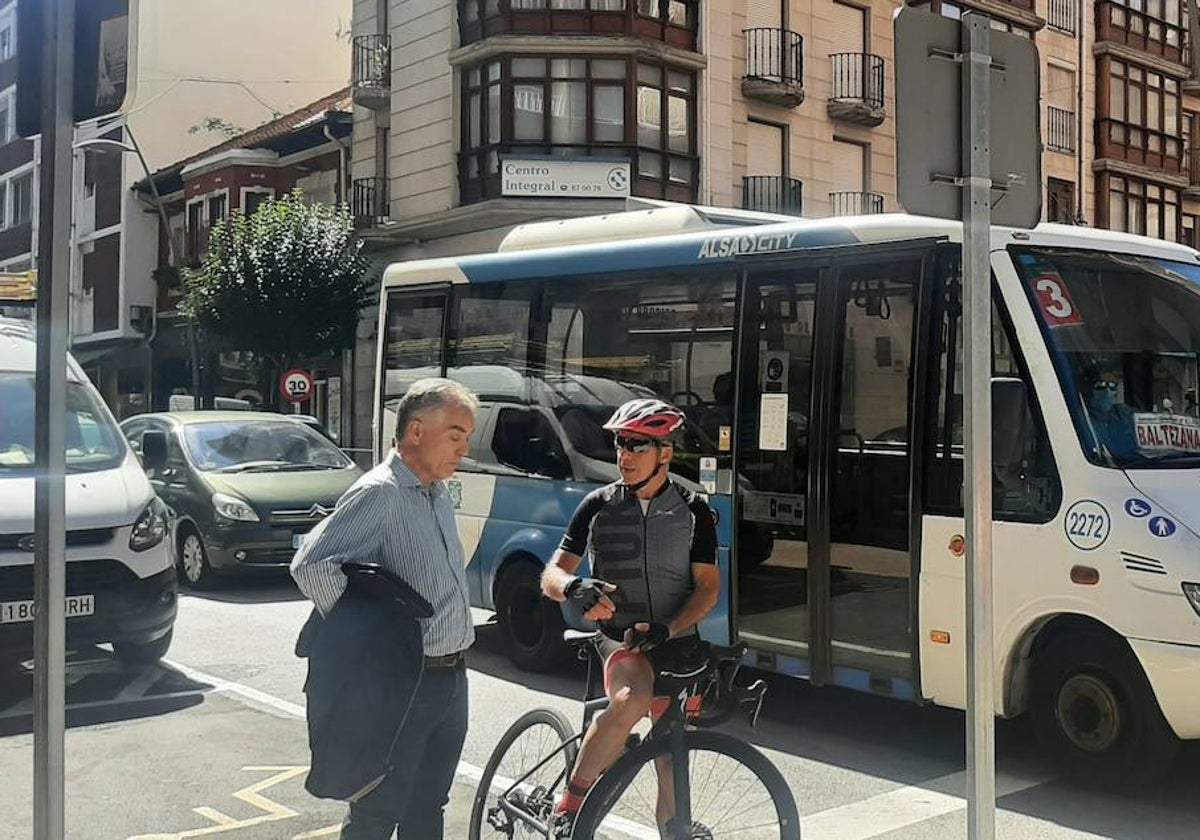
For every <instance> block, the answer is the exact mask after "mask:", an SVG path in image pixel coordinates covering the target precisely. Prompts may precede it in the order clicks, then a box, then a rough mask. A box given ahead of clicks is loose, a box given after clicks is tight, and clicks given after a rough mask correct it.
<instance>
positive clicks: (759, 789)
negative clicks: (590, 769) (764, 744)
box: [571, 731, 800, 840]
mask: <svg viewBox="0 0 1200 840" xmlns="http://www.w3.org/2000/svg"><path fill="white" fill-rule="evenodd" d="M683 743H684V749H685V751H686V754H687V762H688V768H687V769H688V772H687V778H688V781H689V788H690V791H689V797H688V802H689V803H690V806H691V823H690V825H687V826H680V825H677V824H672V828H671V830H670V831H668V830H667V829H666V828H665V826H666V824H667V823H666V820H667V819H668V818H671V817H672V815H673V814H674V813H675V805H674V801H673V799H674V797H667V801H666V804H665V806H664V805H663V804H660V803H659V790H658V769H657V767H658V766H662V767H663V769H664V772H665V773H666V774H667V776H668V777H670V773H671V770H670V764H669V762H670V760H671V744H670V740H669V739H667V738H662V739H656V740H652V741H648V742H645V743H643V744H642V745H641V746H639V747H637V748H636V749H634V750H633V751H631V752H629V753H626V754H625V755H624V756H622V757H621V758H620V759H618V760H617V762H616V763H615V764H613V766H612V767H611V768H610V769H609V770H608V772H606V773H605V774H604V775H603V776H601V777H600V780H599V781H598V782H596V785H595V787H593V788H592V790H591V793H589V794H588V797H587V799H586V800H585V801H584V803H583V808H582V809H581V810H580V812H579V817H578V819H577V820H576V821H575V828H574V832H573V833H572V835H571V836H572V838H576V839H577V840H591V838H597V840H601V838H603V840H607V839H608V838H614V840H615V838H618V837H619V838H628V837H646V838H658V837H662V838H664V839H665V840H721V838H727V837H728V838H737V840H743V838H745V840H800V816H799V814H798V813H797V810H796V800H795V799H794V798H793V797H792V792H791V789H790V788H789V787H788V784H787V782H786V781H785V780H784V778H783V776H782V774H780V772H779V770H778V769H776V767H775V765H774V764H772V763H771V762H770V761H769V760H768V759H767V757H766V756H765V755H763V754H762V753H761V752H759V751H758V750H757V749H755V748H754V747H752V746H751V745H750V744H747V743H746V742H745V741H741V740H738V739H737V738H734V737H732V736H730V735H726V734H724V733H721V732H694V731H693V732H685V733H684V735H683ZM669 790H670V788H668V791H669ZM676 822H678V821H676Z"/></svg>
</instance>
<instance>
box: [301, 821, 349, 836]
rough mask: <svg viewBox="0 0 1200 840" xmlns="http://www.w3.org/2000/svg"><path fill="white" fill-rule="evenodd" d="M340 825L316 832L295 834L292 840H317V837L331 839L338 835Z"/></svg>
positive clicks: (340, 829)
mask: <svg viewBox="0 0 1200 840" xmlns="http://www.w3.org/2000/svg"><path fill="white" fill-rule="evenodd" d="M341 831H342V824H341V823H338V824H337V825H331V826H329V828H318V829H317V830H316V831H306V832H304V833H303V834H297V835H296V836H295V837H293V838H292V840H317V838H319V837H333V836H334V835H335V834H340V833H341Z"/></svg>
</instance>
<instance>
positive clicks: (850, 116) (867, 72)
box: [827, 53, 885, 126]
mask: <svg viewBox="0 0 1200 840" xmlns="http://www.w3.org/2000/svg"><path fill="white" fill-rule="evenodd" d="M829 60H830V61H831V62H832V64H833V68H832V69H833V87H832V90H831V93H830V96H829V103H828V106H827V107H828V111H829V116H830V117H832V118H833V119H836V120H844V121H846V122H853V123H858V124H860V125H868V126H874V125H879V124H880V123H881V122H883V118H884V116H885V114H884V110H883V101H884V96H883V59H882V58H880V57H879V56H877V55H869V54H867V53H834V54H833V55H831V56H829Z"/></svg>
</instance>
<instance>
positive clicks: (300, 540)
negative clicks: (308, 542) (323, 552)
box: [292, 534, 308, 548]
mask: <svg viewBox="0 0 1200 840" xmlns="http://www.w3.org/2000/svg"><path fill="white" fill-rule="evenodd" d="M307 536H308V534H292V548H299V547H300V546H302V545H304V538H305V537H307Z"/></svg>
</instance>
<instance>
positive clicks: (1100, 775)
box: [1030, 633, 1180, 789]
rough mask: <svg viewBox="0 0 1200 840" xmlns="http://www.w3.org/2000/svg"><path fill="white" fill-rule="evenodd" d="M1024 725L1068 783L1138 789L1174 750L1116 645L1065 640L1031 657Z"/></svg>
mask: <svg viewBox="0 0 1200 840" xmlns="http://www.w3.org/2000/svg"><path fill="white" fill-rule="evenodd" d="M1032 676H1033V694H1032V697H1031V705H1030V719H1031V721H1032V723H1033V728H1034V732H1035V734H1036V735H1037V737H1038V740H1039V741H1040V742H1041V743H1042V745H1043V746H1044V747H1045V748H1046V749H1047V750H1048V751H1049V752H1050V754H1051V755H1052V756H1053V758H1054V759H1055V760H1056V761H1057V762H1058V764H1060V765H1061V766H1062V767H1063V769H1064V770H1065V771H1066V774H1067V778H1068V779H1070V780H1071V781H1076V782H1080V783H1082V784H1086V785H1093V786H1099V787H1105V788H1117V787H1119V788H1123V789H1127V788H1130V787H1142V786H1145V785H1148V784H1150V783H1151V782H1153V781H1154V780H1155V779H1156V778H1158V777H1160V776H1161V775H1162V774H1163V773H1164V772H1165V771H1166V770H1167V769H1168V768H1169V767H1170V765H1171V761H1172V760H1173V759H1174V757H1175V754H1176V753H1177V752H1178V750H1179V746H1180V744H1179V739H1178V738H1176V737H1175V733H1174V732H1173V731H1172V730H1171V727H1170V726H1169V725H1168V724H1167V721H1166V719H1165V718H1164V717H1163V714H1162V711H1161V710H1160V709H1159V707H1158V701H1157V700H1155V698H1154V692H1153V690H1152V689H1151V688H1150V682H1149V680H1147V679H1146V675H1145V674H1144V673H1143V671H1142V667H1141V665H1140V664H1139V663H1138V661H1137V658H1136V657H1135V656H1134V655H1133V653H1132V652H1131V651H1130V650H1129V648H1128V646H1127V645H1126V644H1125V642H1124V641H1123V640H1120V639H1115V638H1113V637H1111V636H1106V635H1102V634H1099V633H1069V634H1066V635H1063V636H1060V637H1058V638H1056V639H1053V640H1052V641H1051V642H1050V643H1049V644H1048V645H1046V647H1045V648H1044V649H1042V650H1041V651H1040V652H1038V653H1037V654H1036V655H1035V659H1034V662H1033V675H1032Z"/></svg>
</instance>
